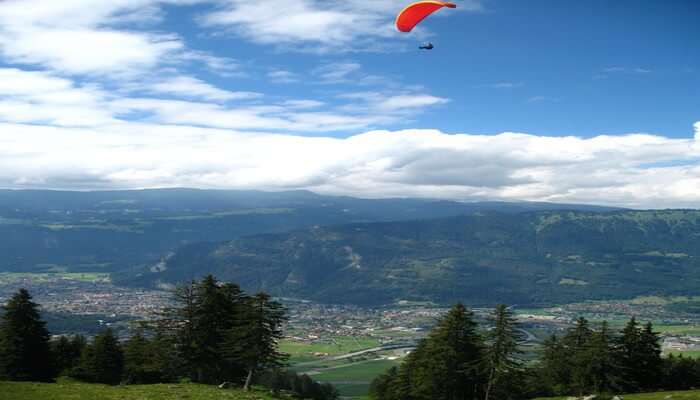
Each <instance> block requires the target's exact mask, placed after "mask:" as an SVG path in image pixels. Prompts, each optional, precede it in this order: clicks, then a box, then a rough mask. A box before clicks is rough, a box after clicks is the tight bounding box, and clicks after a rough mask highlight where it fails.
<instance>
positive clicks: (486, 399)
mask: <svg viewBox="0 0 700 400" xmlns="http://www.w3.org/2000/svg"><path fill="white" fill-rule="evenodd" d="M495 372H496V368H491V372H490V373H489V382H488V384H487V385H486V396H485V397H484V400H489V395H490V394H491V386H492V385H493V375H494V373H495Z"/></svg>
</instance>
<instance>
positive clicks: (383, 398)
mask: <svg viewBox="0 0 700 400" xmlns="http://www.w3.org/2000/svg"><path fill="white" fill-rule="evenodd" d="M398 374H399V368H398V367H391V368H389V369H388V370H387V371H386V372H385V373H383V374H381V375H379V376H377V377H376V378H374V380H373V381H372V383H371V384H370V387H369V393H370V395H372V398H373V399H375V400H387V399H389V398H390V392H391V390H392V388H391V384H392V382H393V381H394V380H395V379H397V376H398Z"/></svg>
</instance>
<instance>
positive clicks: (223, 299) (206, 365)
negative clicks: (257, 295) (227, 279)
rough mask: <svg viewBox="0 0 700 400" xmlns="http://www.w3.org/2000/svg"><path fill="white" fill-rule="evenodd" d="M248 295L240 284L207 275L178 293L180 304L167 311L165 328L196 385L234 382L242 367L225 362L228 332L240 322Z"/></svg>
mask: <svg viewBox="0 0 700 400" xmlns="http://www.w3.org/2000/svg"><path fill="white" fill-rule="evenodd" d="M244 300H245V296H244V295H243V293H242V292H241V290H240V288H239V287H238V286H237V285H234V284H230V283H221V282H218V281H217V280H216V279H215V278H214V277H213V276H211V275H208V276H206V277H205V278H204V279H202V281H201V282H194V281H193V282H191V283H190V284H188V285H185V286H180V287H178V288H177V289H176V291H175V301H176V303H177V304H178V306H177V307H174V308H172V309H170V310H168V311H167V312H166V316H167V317H168V318H166V319H165V320H164V322H163V323H164V324H166V325H167V326H166V329H167V328H169V329H170V330H171V331H174V334H173V335H172V336H173V337H174V340H175V342H176V344H177V346H176V347H177V349H178V354H179V358H180V359H181V360H182V364H183V365H182V369H183V370H184V372H185V373H186V374H187V375H188V376H189V378H190V379H191V380H193V381H195V382H200V383H220V382H221V381H223V380H235V379H237V378H238V377H239V376H240V375H241V374H242V371H240V366H239V365H238V364H236V363H232V360H226V357H225V350H224V347H223V346H224V343H225V341H226V336H227V332H228V331H230V330H231V329H232V328H233V327H234V326H235V325H236V323H237V321H238V320H239V319H240V318H239V314H240V313H241V312H242V310H243V309H244V308H245V307H244V303H245V301H244Z"/></svg>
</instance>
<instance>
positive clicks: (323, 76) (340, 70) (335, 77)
mask: <svg viewBox="0 0 700 400" xmlns="http://www.w3.org/2000/svg"><path fill="white" fill-rule="evenodd" d="M360 69H362V66H361V65H360V64H358V63H355V62H336V63H329V64H324V65H322V66H320V67H318V68H316V69H315V70H314V71H313V74H314V75H316V77H317V78H318V79H319V81H320V82H321V83H344V82H350V76H351V75H352V74H354V73H355V72H358V71H360Z"/></svg>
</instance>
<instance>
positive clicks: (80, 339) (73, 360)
mask: <svg viewBox="0 0 700 400" xmlns="http://www.w3.org/2000/svg"><path fill="white" fill-rule="evenodd" d="M86 344H87V342H86V340H85V337H84V336H82V335H74V336H73V337H71V338H70V339H69V338H68V337H67V336H65V335H64V336H61V337H60V338H59V339H58V340H56V341H55V342H53V343H52V344H51V353H52V358H53V360H54V370H55V371H56V373H58V374H59V375H65V374H68V373H69V372H70V370H71V369H73V368H75V366H76V365H78V361H80V354H81V353H82V351H83V348H84V347H85V346H86Z"/></svg>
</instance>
